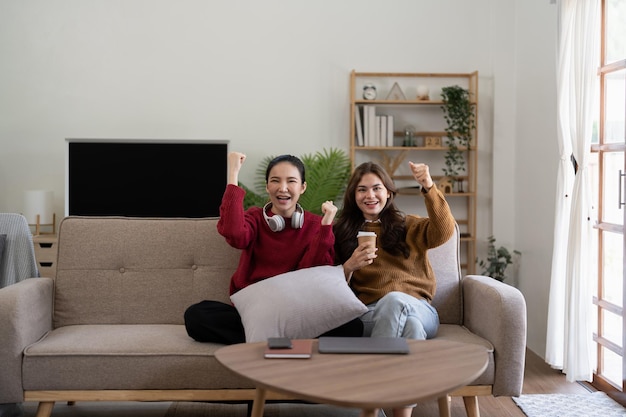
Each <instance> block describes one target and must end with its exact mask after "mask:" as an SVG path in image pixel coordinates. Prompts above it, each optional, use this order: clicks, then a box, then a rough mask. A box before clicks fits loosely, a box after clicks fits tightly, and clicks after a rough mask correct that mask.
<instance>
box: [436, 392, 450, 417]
mask: <svg viewBox="0 0 626 417" xmlns="http://www.w3.org/2000/svg"><path fill="white" fill-rule="evenodd" d="M437 402H438V403H439V417H450V396H449V395H446V396H445V397H441V398H439V399H437Z"/></svg>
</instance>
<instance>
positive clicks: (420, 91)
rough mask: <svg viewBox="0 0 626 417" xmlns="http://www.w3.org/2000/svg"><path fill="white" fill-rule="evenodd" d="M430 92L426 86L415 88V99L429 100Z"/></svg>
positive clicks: (421, 85)
mask: <svg viewBox="0 0 626 417" xmlns="http://www.w3.org/2000/svg"><path fill="white" fill-rule="evenodd" d="M429 93H430V91H429V89H428V86H427V85H424V84H420V85H418V86H417V99H418V100H430V95H429Z"/></svg>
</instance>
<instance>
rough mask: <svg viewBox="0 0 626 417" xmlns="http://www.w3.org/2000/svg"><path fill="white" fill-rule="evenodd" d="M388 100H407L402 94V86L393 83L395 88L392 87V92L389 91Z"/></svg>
mask: <svg viewBox="0 0 626 417" xmlns="http://www.w3.org/2000/svg"><path fill="white" fill-rule="evenodd" d="M386 99H387V100H406V96H405V95H404V93H403V92H402V89H401V88H400V85H398V83H393V87H391V90H390V91H389V94H387V98H386Z"/></svg>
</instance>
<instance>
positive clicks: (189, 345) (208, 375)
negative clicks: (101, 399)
mask: <svg viewBox="0 0 626 417" xmlns="http://www.w3.org/2000/svg"><path fill="white" fill-rule="evenodd" d="M222 346H223V345H220V344H212V343H199V342H196V341H194V340H193V339H191V338H190V337H189V336H188V335H187V333H186V331H185V327H184V326H183V325H175V324H150V325H137V324H134V325H133V324H129V325H120V324H116V325H75V326H65V327H60V328H57V329H55V330H52V331H51V332H49V333H48V334H46V335H45V336H44V337H43V338H42V339H41V340H39V341H38V342H35V343H34V344H32V345H30V346H28V347H27V348H26V349H25V350H24V361H23V375H24V376H23V382H24V383H23V386H24V389H25V390H106V389H117V390H125V389H128V390H130V389H133V390H138V389H228V388H253V387H254V386H253V385H252V384H250V383H249V382H248V381H246V380H245V379H243V378H241V377H238V376H236V375H235V374H233V373H232V372H230V371H228V370H227V369H226V368H224V367H223V366H222V365H221V364H219V363H218V362H217V360H216V359H215V357H214V353H215V351H216V350H217V349H219V348H220V347H222Z"/></svg>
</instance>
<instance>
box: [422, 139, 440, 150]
mask: <svg viewBox="0 0 626 417" xmlns="http://www.w3.org/2000/svg"><path fill="white" fill-rule="evenodd" d="M424 146H425V147H427V148H439V147H441V137H440V136H426V137H425V138H424Z"/></svg>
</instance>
